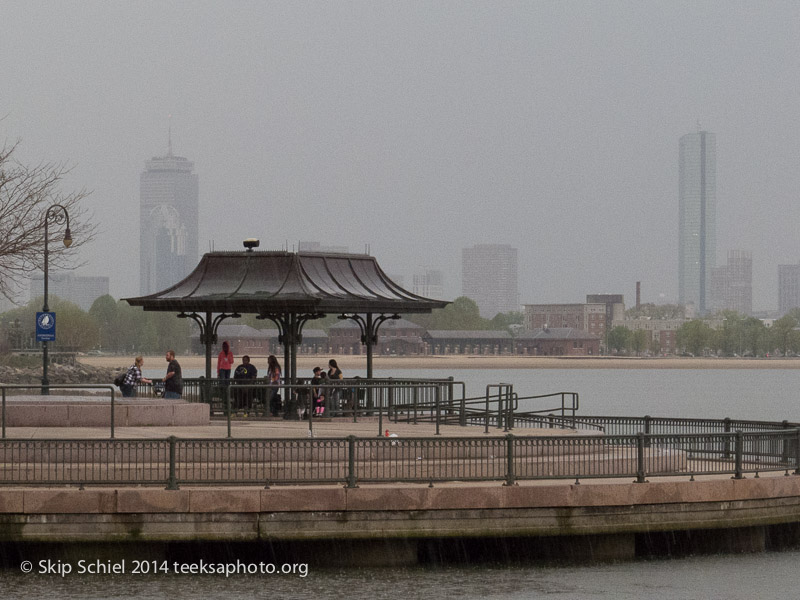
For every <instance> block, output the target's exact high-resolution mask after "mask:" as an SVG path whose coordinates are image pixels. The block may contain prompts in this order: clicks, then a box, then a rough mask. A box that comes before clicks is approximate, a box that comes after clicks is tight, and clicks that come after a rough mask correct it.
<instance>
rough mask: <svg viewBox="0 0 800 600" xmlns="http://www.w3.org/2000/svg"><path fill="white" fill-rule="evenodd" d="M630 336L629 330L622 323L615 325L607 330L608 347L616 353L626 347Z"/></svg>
mask: <svg viewBox="0 0 800 600" xmlns="http://www.w3.org/2000/svg"><path fill="white" fill-rule="evenodd" d="M630 338H631V330H630V329H628V328H627V327H624V326H623V325H617V326H616V327H614V328H613V329H612V330H611V331H609V332H608V347H609V348H610V349H611V350H614V351H615V352H617V353H620V352H622V351H624V350H626V349H627V348H628V345H629V343H630Z"/></svg>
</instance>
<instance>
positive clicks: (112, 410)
mask: <svg viewBox="0 0 800 600" xmlns="http://www.w3.org/2000/svg"><path fill="white" fill-rule="evenodd" d="M116 395H117V393H116V392H115V391H114V388H111V439H112V440H113V439H114V397H115V396H116Z"/></svg>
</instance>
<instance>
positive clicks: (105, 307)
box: [0, 295, 522, 354]
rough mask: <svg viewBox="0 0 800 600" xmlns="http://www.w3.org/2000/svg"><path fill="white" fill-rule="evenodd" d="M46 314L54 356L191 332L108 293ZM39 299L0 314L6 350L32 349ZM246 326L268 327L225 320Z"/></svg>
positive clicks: (425, 321) (475, 323)
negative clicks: (86, 304)
mask: <svg viewBox="0 0 800 600" xmlns="http://www.w3.org/2000/svg"><path fill="white" fill-rule="evenodd" d="M49 305H50V310H52V311H54V312H55V313H56V341H55V342H53V343H51V344H50V349H51V350H53V351H55V352H89V351H92V350H100V351H103V352H109V353H128V354H149V353H160V352H163V351H164V350H166V349H167V348H172V349H174V350H176V351H177V352H179V353H186V352H188V350H189V347H190V336H191V335H192V333H193V332H196V327H195V326H194V323H192V322H190V321H189V319H178V318H176V315H175V313H172V312H151V311H144V310H143V309H142V308H141V307H133V306H130V305H129V304H128V303H127V302H124V301H122V300H115V299H114V298H113V297H111V296H110V295H105V296H101V297H100V298H98V299H97V300H95V301H94V303H93V304H92V306H91V308H90V309H89V311H88V312H87V311H84V310H82V309H81V308H80V307H79V306H77V305H76V304H73V303H72V302H68V301H66V300H64V299H61V298H58V297H55V296H51V298H50V301H49ZM41 307H42V299H41V298H36V299H34V300H31V301H30V302H29V303H28V304H27V305H25V306H23V307H20V308H16V309H14V310H10V311H8V312H5V313H3V314H2V315H0V322H1V323H2V327H3V333H4V346H5V349H6V350H9V349H12V350H26V349H37V348H39V346H40V344H37V343H36V341H35V331H36V326H35V323H36V312H37V311H39V310H41ZM403 316H404V317H405V318H407V319H408V320H410V321H412V322H414V323H417V324H418V325H421V326H422V327H425V328H426V329H431V330H437V329H462V330H486V329H508V327H509V326H510V325H518V324H521V323H522V313H507V314H498V315H497V316H495V317H494V318H493V319H485V318H483V317H481V316H480V313H479V311H478V305H477V304H476V303H475V302H474V301H473V300H471V299H469V298H466V297H462V298H457V299H456V300H455V301H454V302H453V303H452V304H450V305H448V306H447V307H446V308H443V309H436V310H434V311H433V312H432V313H431V314H427V315H403ZM338 322H339V319H338V315H327V316H326V317H324V318H322V319H318V320H314V321H310V322H309V323H308V324H307V327H309V328H318V329H323V330H325V331H326V332H327V331H328V329H329V328H330V327H331V326H332V325H334V324H336V323H338ZM227 323H236V324H243V325H249V326H251V327H253V328H255V329H264V328H269V327H272V326H273V325H272V323H271V322H270V321H264V320H260V319H258V318H256V315H242V317H241V318H239V319H236V320H232V321H227Z"/></svg>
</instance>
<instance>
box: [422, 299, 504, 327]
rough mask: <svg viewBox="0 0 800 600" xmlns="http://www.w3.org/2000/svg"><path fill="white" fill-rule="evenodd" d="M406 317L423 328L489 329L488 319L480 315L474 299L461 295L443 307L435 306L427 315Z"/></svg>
mask: <svg viewBox="0 0 800 600" xmlns="http://www.w3.org/2000/svg"><path fill="white" fill-rule="evenodd" d="M408 319H409V320H411V321H413V322H414V323H416V324H418V325H421V326H422V327H424V328H425V329H429V330H438V329H451V330H452V329H461V330H469V331H475V330H483V329H490V321H489V320H488V319H484V318H483V317H481V315H480V311H479V310H478V305H477V304H476V303H475V301H474V300H471V299H470V298H467V297H466V296H461V297H459V298H456V299H455V300H453V302H452V304H448V305H447V306H446V307H444V308H437V309H435V310H434V311H433V312H432V313H431V314H429V315H409V316H408Z"/></svg>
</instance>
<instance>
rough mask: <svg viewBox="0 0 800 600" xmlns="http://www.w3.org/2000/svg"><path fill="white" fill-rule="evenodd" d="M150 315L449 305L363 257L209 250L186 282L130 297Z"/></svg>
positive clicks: (420, 309) (422, 309) (415, 309)
mask: <svg viewBox="0 0 800 600" xmlns="http://www.w3.org/2000/svg"><path fill="white" fill-rule="evenodd" d="M125 301H126V302H128V304H130V305H131V306H141V307H143V308H144V309H145V310H156V311H184V312H217V313H221V312H228V313H233V312H238V313H257V314H274V313H427V312H430V311H431V310H433V309H434V308H443V307H445V306H447V304H449V302H446V301H443V300H433V299H430V298H423V297H422V296H417V295H416V294H412V293H411V292H409V291H408V290H405V289H403V288H402V287H400V286H399V285H397V284H396V283H395V282H393V281H392V280H391V279H389V277H388V276H387V275H386V274H385V273H384V272H383V270H382V269H381V268H380V266H379V265H378V262H377V260H375V258H374V257H372V256H368V255H365V254H327V253H318V252H297V253H295V252H257V251H255V252H251V251H245V252H210V253H208V254H205V255H204V256H203V258H202V259H201V260H200V263H199V264H198V265H197V267H196V268H195V269H194V271H192V272H191V273H190V274H189V275H188V276H187V277H186V278H185V279H183V281H180V282H179V283H176V284H175V285H173V286H172V287H169V288H167V289H166V290H163V291H161V292H157V293H155V294H151V295H149V296H141V297H138V298H125Z"/></svg>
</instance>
